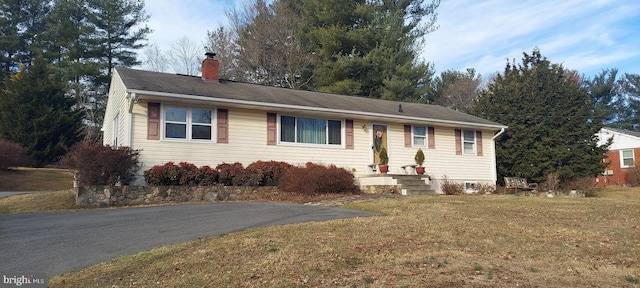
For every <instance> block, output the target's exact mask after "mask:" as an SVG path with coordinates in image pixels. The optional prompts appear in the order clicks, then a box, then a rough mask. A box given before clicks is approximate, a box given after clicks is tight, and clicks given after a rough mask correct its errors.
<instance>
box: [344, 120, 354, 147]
mask: <svg viewBox="0 0 640 288" xmlns="http://www.w3.org/2000/svg"><path fill="white" fill-rule="evenodd" d="M344 128H345V133H344V134H345V137H346V138H347V139H345V148H347V149H353V146H354V145H353V120H346V121H345V122H344Z"/></svg>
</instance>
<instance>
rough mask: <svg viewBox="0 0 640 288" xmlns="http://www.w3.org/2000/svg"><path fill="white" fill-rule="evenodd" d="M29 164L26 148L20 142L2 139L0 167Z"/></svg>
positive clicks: (0, 143) (6, 167)
mask: <svg viewBox="0 0 640 288" xmlns="http://www.w3.org/2000/svg"><path fill="white" fill-rule="evenodd" d="M27 164H29V157H27V154H26V150H25V149H24V147H22V146H21V145H20V144H18V143H14V142H11V141H6V140H2V139H0V169H2V170H4V169H8V168H9V167H18V166H24V165H27Z"/></svg>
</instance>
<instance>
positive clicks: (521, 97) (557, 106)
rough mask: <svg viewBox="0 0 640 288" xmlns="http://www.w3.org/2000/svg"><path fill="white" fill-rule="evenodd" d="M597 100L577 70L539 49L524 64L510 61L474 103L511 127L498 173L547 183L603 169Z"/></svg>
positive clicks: (499, 146) (501, 143) (501, 145)
mask: <svg viewBox="0 0 640 288" xmlns="http://www.w3.org/2000/svg"><path fill="white" fill-rule="evenodd" d="M592 100H593V99H591V98H590V96H589V95H588V94H587V92H586V90H585V89H583V87H581V83H580V79H579V77H577V75H576V74H575V73H568V72H567V71H566V70H565V69H564V68H563V67H562V66H561V65H558V64H551V63H550V62H549V61H548V60H547V59H546V58H544V57H542V55H541V54H540V51H538V50H534V51H533V53H532V54H531V55H528V54H526V53H524V57H523V60H522V64H519V65H515V63H514V64H509V63H507V66H506V68H505V70H504V73H503V74H499V75H497V76H496V79H495V81H494V82H493V83H491V84H490V85H489V87H488V90H486V91H483V92H482V93H481V96H480V99H479V102H478V104H477V105H476V106H475V107H474V113H475V114H476V115H478V116H480V117H484V118H486V119H489V120H493V121H496V122H498V123H502V124H505V125H508V126H509V128H508V129H507V131H506V133H504V134H503V135H502V136H501V137H500V138H498V139H497V142H496V157H497V166H498V167H497V168H498V174H500V175H502V176H520V177H525V178H528V179H530V180H531V181H535V182H543V181H544V180H546V178H547V176H548V175H549V174H551V173H554V174H557V175H558V177H559V178H560V180H561V181H562V182H563V183H567V182H568V181H571V180H575V179H577V178H580V177H585V176H594V175H596V174H597V173H599V172H601V171H602V170H603V169H604V166H603V162H602V157H603V154H604V152H605V149H606V148H607V147H600V146H597V140H598V139H597V137H596V136H595V134H596V132H597V131H598V130H599V129H600V128H601V127H602V122H599V121H592V120H593V119H592V118H593V107H594V104H593V101H592Z"/></svg>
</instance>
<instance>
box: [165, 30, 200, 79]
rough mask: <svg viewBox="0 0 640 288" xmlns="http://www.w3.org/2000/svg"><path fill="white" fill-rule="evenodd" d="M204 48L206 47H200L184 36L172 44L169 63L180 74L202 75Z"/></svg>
mask: <svg viewBox="0 0 640 288" xmlns="http://www.w3.org/2000/svg"><path fill="white" fill-rule="evenodd" d="M204 50H205V49H204V47H199V46H198V45H197V44H196V43H195V42H193V41H191V40H190V39H189V38H187V37H182V38H180V39H178V40H177V41H176V42H174V43H173V45H172V46H171V56H169V58H168V60H169V61H168V62H169V65H170V66H171V68H172V69H173V71H174V72H175V73H178V74H185V75H200V69H201V67H200V66H201V62H202V60H203V58H204V52H205V51H204Z"/></svg>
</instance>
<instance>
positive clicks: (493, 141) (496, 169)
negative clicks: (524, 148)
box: [491, 127, 507, 185]
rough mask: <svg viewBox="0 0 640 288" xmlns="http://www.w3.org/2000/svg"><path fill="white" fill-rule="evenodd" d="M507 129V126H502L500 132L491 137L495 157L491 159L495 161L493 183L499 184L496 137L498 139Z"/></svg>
mask: <svg viewBox="0 0 640 288" xmlns="http://www.w3.org/2000/svg"><path fill="white" fill-rule="evenodd" d="M506 130H507V128H506V127H502V128H500V132H498V133H496V135H493V137H491V142H492V144H493V159H492V160H491V162H493V184H494V185H497V184H498V166H497V165H498V163H497V160H496V139H498V137H500V135H502V133H504V132H505V131H506Z"/></svg>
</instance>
